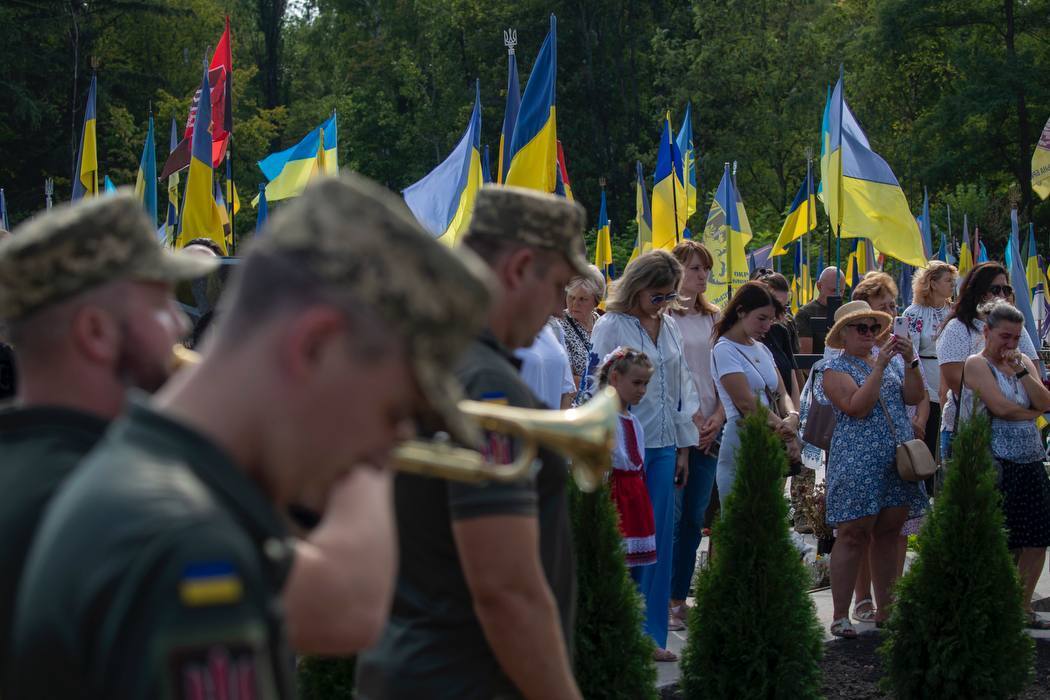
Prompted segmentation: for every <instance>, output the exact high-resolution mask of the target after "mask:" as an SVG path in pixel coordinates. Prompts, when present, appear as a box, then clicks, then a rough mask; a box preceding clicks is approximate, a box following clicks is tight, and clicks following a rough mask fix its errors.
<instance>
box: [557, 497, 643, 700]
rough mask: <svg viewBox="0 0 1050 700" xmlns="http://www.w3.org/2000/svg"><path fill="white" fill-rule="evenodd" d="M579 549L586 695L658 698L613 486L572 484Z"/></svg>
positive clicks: (579, 638) (580, 654)
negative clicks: (584, 487) (592, 489)
mask: <svg viewBox="0 0 1050 700" xmlns="http://www.w3.org/2000/svg"><path fill="white" fill-rule="evenodd" d="M569 499H570V500H569V504H570V507H571V513H572V529H573V543H574V545H575V548H576V578H577V584H576V589H577V594H576V634H575V637H574V642H575V645H576V658H575V663H574V666H575V669H574V670H575V673H576V682H577V683H578V684H579V686H580V691H581V692H582V693H583V697H585V698H609V699H610V700H611V699H613V698H616V699H619V698H622V699H623V700H644V699H645V698H654V699H655V698H656V697H657V694H656V667H655V666H654V665H653V644H652V642H651V641H650V640H649V638H648V637H647V636H645V633H644V632H642V601H641V598H640V597H639V596H638V590H637V588H636V587H635V585H634V582H633V581H631V577H630V576H629V575H628V574H627V565H626V563H625V562H624V557H623V540H622V539H621V537H620V528H619V526H618V525H617V514H616V506H615V505H614V504H613V502H612V499H611V498H610V497H609V488H608V486H605V485H603V486H602V488H600V489H598V490H597V491H595V492H594V493H583V492H582V491H580V489H579V488H578V487H577V486H576V484H575V483H572V484H570V486H569Z"/></svg>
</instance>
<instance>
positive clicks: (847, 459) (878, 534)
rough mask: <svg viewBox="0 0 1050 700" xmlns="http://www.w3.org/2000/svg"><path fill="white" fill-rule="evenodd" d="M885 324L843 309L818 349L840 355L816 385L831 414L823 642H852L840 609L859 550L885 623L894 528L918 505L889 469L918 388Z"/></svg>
mask: <svg viewBox="0 0 1050 700" xmlns="http://www.w3.org/2000/svg"><path fill="white" fill-rule="evenodd" d="M892 321H893V317H892V316H890V315H889V314H887V313H884V312H882V311H875V310H873V309H872V308H871V306H869V305H868V302H866V301H859V300H858V301H851V302H849V303H848V304H843V305H842V306H841V307H840V308H839V309H838V311H836V312H835V325H833V326H832V327H831V330H830V331H828V335H827V338H826V340H825V343H826V344H827V345H828V347H831V348H839V349H841V350H842V351H843V352H842V354H841V355H840V356H838V357H836V358H834V359H832V360H831V361H829V362H828V364H827V367H826V369H825V370H824V376H823V383H822V393H823V394H824V395H825V396H826V397H827V398H828V400H829V401H830V402H831V404H832V406H834V408H835V431H834V433H833V435H832V438H831V449H830V451H829V455H828V469H827V489H828V490H827V521H828V523H829V524H830V525H832V526H834V527H836V528H837V529H838V534H837V538H836V540H835V546H834V549H833V550H832V554H831V593H832V600H833V603H834V616H833V619H834V622H832V624H831V634H833V635H834V636H836V637H846V638H850V639H852V638H855V637H856V636H857V631H856V630H855V629H854V627H853V625H852V623H851V622H850V620H849V606H850V599H851V598H852V597H853V592H854V584H855V583H856V580H857V572H858V570H859V567H860V565H861V562H862V559H863V557H864V553H865V551H867V555H868V561H869V563H870V566H871V578H872V584H873V587H874V593H875V601H876V604H877V606H878V607H877V610H876V613H875V623H876V625H878V624H879V623H881V622H882V621H884V620H885V619H886V618H887V617H888V616H889V612H890V605H891V604H892V590H893V584H894V581H895V580H896V578H897V575H898V572H897V554H898V541H897V538H898V537H899V535H900V531H901V526H902V525H904V521H905V520H906V519H907V518H908V516H909V515H912V516H915V515H918V514H920V513H922V512H923V511H924V510H925V509H926V506H927V499H926V495H925V493H924V492H923V491H922V489H921V487H920V486H919V484H917V483H911V482H907V481H904V480H903V479H902V478H901V477H900V475H899V474H898V473H897V468H896V459H895V457H896V447H897V444H898V443H899V442H902V441H904V440H908V439H910V438H911V436H912V424H911V421H910V420H909V418H908V413H907V410H906V408H905V404H908V405H915V404H917V403H919V401H920V400H921V399H922V397H923V392H924V391H925V387H924V384H923V380H922V374H921V373H920V372H919V362H918V359H917V358H916V357H915V352H914V350H913V349H912V346H911V341H909V340H908V339H907V338H897V337H896V336H890V335H889V331H890V327H891V324H892ZM887 336H889V339H888V340H886V338H887ZM876 346H878V347H879V350H878V352H877V353H876V352H873V350H874V349H875V347H876Z"/></svg>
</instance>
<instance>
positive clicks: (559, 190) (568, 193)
mask: <svg viewBox="0 0 1050 700" xmlns="http://www.w3.org/2000/svg"><path fill="white" fill-rule="evenodd" d="M554 194H557V195H561V196H562V197H565V199H567V200H569V201H570V202H574V201H576V197H574V196H573V194H572V183H571V182H569V166H568V165H566V163H565V150H564V149H563V148H562V147H561V141H558V168H557V171H556V172H555V182H554Z"/></svg>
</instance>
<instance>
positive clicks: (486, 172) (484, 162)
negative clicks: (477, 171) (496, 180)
mask: <svg viewBox="0 0 1050 700" xmlns="http://www.w3.org/2000/svg"><path fill="white" fill-rule="evenodd" d="M481 181H482V182H484V183H485V184H486V185H487V184H489V183H490V182H492V168H491V166H490V165H489V145H488V144H487V143H486V144H485V150H484V151H483V152H482V154H481Z"/></svg>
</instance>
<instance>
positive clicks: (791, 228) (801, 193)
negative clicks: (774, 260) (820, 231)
mask: <svg viewBox="0 0 1050 700" xmlns="http://www.w3.org/2000/svg"><path fill="white" fill-rule="evenodd" d="M816 227H817V193H816V191H815V190H814V188H813V171H812V170H811V169H810V167H809V165H808V164H807V165H806V179H805V180H804V181H803V182H802V186H801V187H799V188H798V193H797V194H796V195H795V199H793V200H792V201H791V208H790V209H788V214H787V218H786V219H784V225H783V226H781V227H780V235H779V236H777V240H776V241H775V242H774V243H773V251H772V254H773V255H784V254H786V253H787V247H788V245H789V244H791V243H792V242H794V241H797V240H798V239H800V238H802V237H803V236H804V235H806V234H807V233H809V232H810V231H812V230H813V229H815V228H816Z"/></svg>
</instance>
